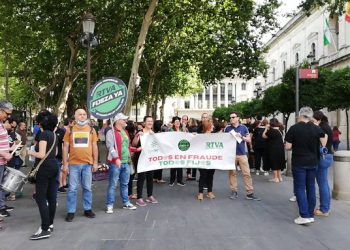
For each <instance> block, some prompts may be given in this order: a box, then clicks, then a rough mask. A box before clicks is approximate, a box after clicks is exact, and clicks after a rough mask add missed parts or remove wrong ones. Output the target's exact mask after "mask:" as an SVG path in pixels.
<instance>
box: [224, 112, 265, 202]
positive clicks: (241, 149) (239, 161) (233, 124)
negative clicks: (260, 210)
mask: <svg viewBox="0 0 350 250" xmlns="http://www.w3.org/2000/svg"><path fill="white" fill-rule="evenodd" d="M231 131H233V132H234V133H235V136H236V137H238V138H241V139H242V141H241V142H240V143H238V141H237V146H236V166H237V165H239V167H240V168H241V170H242V176H243V181H244V185H245V189H246V199H248V200H255V201H259V200H260V198H258V197H256V196H255V195H254V193H253V191H254V188H253V181H252V177H251V175H250V169H249V163H248V157H247V143H250V142H251V138H250V134H249V131H248V128H247V127H246V126H244V125H242V124H240V121H239V115H238V113H237V112H232V113H231V114H230V125H228V126H227V127H226V128H225V129H224V132H226V133H230V132H231ZM228 174H229V183H230V188H231V191H232V194H231V196H230V199H233V200H234V199H237V198H238V188H237V171H236V170H229V172H228Z"/></svg>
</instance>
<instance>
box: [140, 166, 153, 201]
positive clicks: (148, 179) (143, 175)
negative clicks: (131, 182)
mask: <svg viewBox="0 0 350 250" xmlns="http://www.w3.org/2000/svg"><path fill="white" fill-rule="evenodd" d="M145 179H146V186H147V197H150V196H151V195H152V194H153V171H148V172H143V173H138V174H137V199H141V198H142V190H143V184H144V182H145Z"/></svg>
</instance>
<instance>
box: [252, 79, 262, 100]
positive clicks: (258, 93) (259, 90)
mask: <svg viewBox="0 0 350 250" xmlns="http://www.w3.org/2000/svg"><path fill="white" fill-rule="evenodd" d="M253 92H254V95H255V98H256V99H259V98H260V96H261V94H262V88H261V82H256V83H255V89H254V91H253Z"/></svg>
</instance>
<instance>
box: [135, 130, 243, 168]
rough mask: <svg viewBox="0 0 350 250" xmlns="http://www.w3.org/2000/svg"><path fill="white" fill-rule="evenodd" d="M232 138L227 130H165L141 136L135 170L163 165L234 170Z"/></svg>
mask: <svg viewBox="0 0 350 250" xmlns="http://www.w3.org/2000/svg"><path fill="white" fill-rule="evenodd" d="M236 143H237V141H236V139H235V138H234V137H233V136H232V135H231V134H230V133H218V134H191V133H184V132H165V133H158V134H152V135H144V136H142V137H141V145H142V152H141V155H140V158H139V162H138V165H137V170H138V172H145V171H150V170H155V169H166V168H205V169H223V170H229V169H235V157H236Z"/></svg>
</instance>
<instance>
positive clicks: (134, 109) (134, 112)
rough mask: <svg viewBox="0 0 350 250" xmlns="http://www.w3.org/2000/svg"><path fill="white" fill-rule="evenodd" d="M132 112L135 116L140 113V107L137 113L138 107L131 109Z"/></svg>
mask: <svg viewBox="0 0 350 250" xmlns="http://www.w3.org/2000/svg"><path fill="white" fill-rule="evenodd" d="M131 114H132V115H133V116H136V115H140V109H137V114H136V108H133V109H132V111H131Z"/></svg>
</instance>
